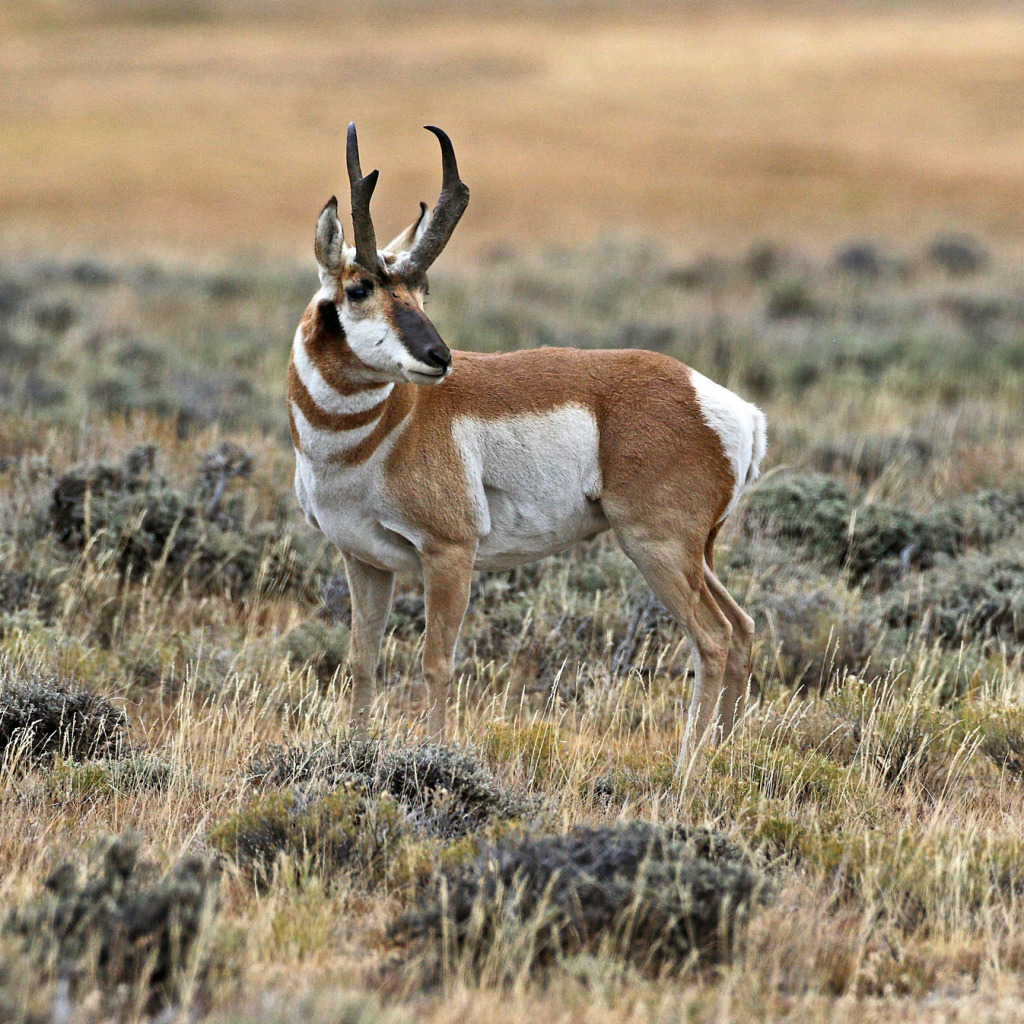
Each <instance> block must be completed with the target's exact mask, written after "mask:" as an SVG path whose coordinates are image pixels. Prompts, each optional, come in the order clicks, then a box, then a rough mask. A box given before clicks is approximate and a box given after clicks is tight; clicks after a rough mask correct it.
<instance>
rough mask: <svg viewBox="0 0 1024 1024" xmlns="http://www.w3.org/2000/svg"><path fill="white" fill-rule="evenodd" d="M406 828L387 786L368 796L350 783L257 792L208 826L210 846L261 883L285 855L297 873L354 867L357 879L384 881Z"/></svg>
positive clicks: (327, 873)
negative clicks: (318, 789) (311, 792)
mask: <svg viewBox="0 0 1024 1024" xmlns="http://www.w3.org/2000/svg"><path fill="white" fill-rule="evenodd" d="M410 834H411V828H410V825H409V822H408V820H407V819H406V817H405V815H404V814H403V813H402V811H401V809H400V808H399V806H398V803H397V802H396V801H395V800H394V798H393V797H391V796H390V795H389V794H387V793H381V794H378V795H375V796H368V795H367V794H366V793H362V792H360V791H359V788H358V787H357V786H355V785H349V786H343V787H339V788H337V789H334V790H330V791H329V792H326V793H324V794H323V795H321V796H315V797H307V796H306V795H305V794H303V793H302V791H301V790H299V789H296V790H294V791H292V792H291V793H261V794H259V795H257V796H256V797H254V798H253V799H252V800H250V801H249V802H248V803H247V804H246V805H245V806H244V807H243V808H242V809H241V810H239V811H237V812H236V813H235V814H232V815H231V816H230V817H229V818H227V819H226V820H225V821H223V822H221V823H220V824H218V825H216V826H215V827H214V828H213V829H212V831H211V832H210V842H211V843H212V845H213V846H214V848H215V849H217V850H219V851H220V852H221V853H223V854H224V855H225V856H227V857H230V858H231V859H232V860H234V861H235V862H236V863H238V864H239V865H241V866H242V867H243V868H244V869H245V870H247V871H248V872H249V873H250V874H251V875H252V877H253V878H254V879H255V880H256V881H257V882H260V883H266V882H268V881H269V880H270V879H271V878H272V877H273V874H274V871H275V868H276V867H277V866H278V864H279V863H281V862H282V860H283V859H287V861H288V863H289V864H291V865H292V866H293V867H294V868H295V869H296V870H297V871H298V872H299V876H300V877H301V878H305V877H308V876H309V875H316V876H319V877H321V878H325V879H332V878H335V877H337V876H339V875H340V876H344V877H346V878H351V877H353V875H354V874H358V876H359V879H360V881H361V882H363V883H365V884H366V885H374V884H376V883H379V882H380V881H382V880H383V879H384V877H385V875H386V872H387V869H388V866H389V864H391V863H392V862H393V861H394V860H395V859H396V858H398V857H399V856H400V855H401V853H402V850H403V847H404V844H405V842H406V840H407V839H408V837H409V836H410Z"/></svg>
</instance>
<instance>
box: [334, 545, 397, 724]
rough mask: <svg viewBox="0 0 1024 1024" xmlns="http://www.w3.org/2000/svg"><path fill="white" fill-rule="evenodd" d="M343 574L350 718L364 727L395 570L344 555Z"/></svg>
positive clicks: (393, 587) (375, 678)
mask: <svg viewBox="0 0 1024 1024" xmlns="http://www.w3.org/2000/svg"><path fill="white" fill-rule="evenodd" d="M344 558H345V574H346V575H347V576H348V588H349V591H350V592H351V594H352V632H351V634H350V637H349V645H348V661H349V668H350V669H351V672H352V721H353V723H354V725H355V728H356V729H357V730H358V731H361V730H365V729H366V724H367V720H368V719H369V717H370V709H371V707H372V706H373V700H374V697H375V696H376V693H377V683H376V680H377V663H378V662H379V661H380V646H381V643H382V642H383V640H384V629H385V627H386V626H387V624H388V614H389V613H390V612H391V596H392V594H393V593H394V589H395V574H394V573H393V572H388V571H387V570H386V569H378V568H376V567H375V566H372V565H368V564H367V563H366V562H360V561H359V559H358V558H355V557H353V556H352V555H345V556H344Z"/></svg>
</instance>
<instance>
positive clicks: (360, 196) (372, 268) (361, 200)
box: [345, 121, 380, 276]
mask: <svg viewBox="0 0 1024 1024" xmlns="http://www.w3.org/2000/svg"><path fill="white" fill-rule="evenodd" d="M345 157H346V162H347V163H348V182H349V190H350V192H351V196H352V231H353V234H354V236H355V243H356V262H357V263H358V264H359V265H360V266H361V267H362V268H363V269H364V270H365V271H367V272H368V273H370V274H373V275H374V276H376V275H377V272H378V266H379V264H380V257H379V256H378V255H377V237H376V235H375V234H374V230H373V220H372V219H371V217H370V198H371V197H372V196H373V190H374V188H376V186H377V171H370V173H369V174H368V175H366V177H365V178H364V177H363V172H362V169H361V168H360V166H359V140H358V139H357V138H356V124H355V121H353V122H351V123H350V124H349V126H348V144H347V146H346V149H345Z"/></svg>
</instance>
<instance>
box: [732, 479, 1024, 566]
mask: <svg viewBox="0 0 1024 1024" xmlns="http://www.w3.org/2000/svg"><path fill="white" fill-rule="evenodd" d="M1022 521H1024V495H1022V494H1021V493H1020V492H1016V491H1012V492H1006V493H999V492H982V493H981V494H977V495H973V496H969V497H965V498H958V499H956V500H954V501H951V502H949V503H947V504H945V505H937V506H936V507H935V508H934V509H933V510H932V511H931V512H929V513H928V514H926V515H923V516H918V515H914V514H913V513H911V512H908V511H906V510H904V509H899V508H896V507H895V506H892V505H887V504H885V503H883V502H878V503H875V504H871V505H861V506H857V505H855V504H854V503H853V501H852V500H851V499H850V496H849V494H848V493H847V491H846V489H845V488H844V487H843V486H842V485H841V484H840V483H838V482H837V481H836V480H833V479H832V478H830V477H827V476H822V475H820V474H804V475H799V474H791V475H788V476H777V477H773V478H771V479H769V480H767V481H766V482H765V483H764V484H762V485H761V486H760V487H758V488H757V489H756V490H755V491H754V492H753V493H752V495H751V496H750V498H749V500H748V506H747V517H746V522H745V528H746V531H747V534H748V535H751V534H757V533H762V532H763V533H766V534H767V535H768V536H769V537H772V538H775V539H778V540H787V541H791V542H793V543H796V544H799V545H801V546H802V547H804V548H805V549H806V550H807V552H808V554H811V555H813V556H814V557H816V558H820V559H822V560H823V561H825V562H826V564H828V565H831V566H834V567H836V568H845V569H846V570H847V571H848V572H849V573H850V575H851V576H852V577H853V578H854V579H855V580H864V579H867V578H869V577H872V578H874V579H876V580H877V581H878V582H880V583H891V582H893V581H894V580H895V579H897V578H898V577H899V576H901V575H902V574H903V572H904V571H905V570H906V569H907V568H908V567H909V566H910V565H911V564H913V565H915V566H920V567H923V568H928V567H930V566H931V565H933V564H934V563H935V561H936V559H937V557H938V556H941V555H949V556H955V555H958V554H960V553H961V552H962V551H963V550H964V549H965V548H967V547H969V546H974V545H989V544H992V543H994V542H995V541H996V540H998V539H1001V538H1003V537H1006V536H1009V535H1010V534H1011V533H1012V532H1013V531H1014V530H1015V529H1016V528H1017V527H1018V526H1019V525H1020V524H1021V522H1022Z"/></svg>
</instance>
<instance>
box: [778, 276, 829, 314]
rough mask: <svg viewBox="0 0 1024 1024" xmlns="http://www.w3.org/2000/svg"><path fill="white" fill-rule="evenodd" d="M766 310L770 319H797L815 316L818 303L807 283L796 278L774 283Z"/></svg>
mask: <svg viewBox="0 0 1024 1024" xmlns="http://www.w3.org/2000/svg"><path fill="white" fill-rule="evenodd" d="M765 312H766V313H767V316H768V319H769V320H796V319H798V318H800V317H809V316H815V315H816V314H817V313H818V303H817V302H816V301H815V299H814V296H813V295H812V294H811V291H810V289H809V288H808V287H807V285H806V283H805V282H803V281H801V280H799V279H796V278H794V279H792V280H789V281H781V282H779V283H778V284H776V285H774V287H773V288H772V290H771V294H770V295H769V296H768V305H767V308H766V310H765Z"/></svg>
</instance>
